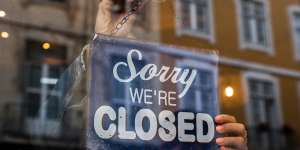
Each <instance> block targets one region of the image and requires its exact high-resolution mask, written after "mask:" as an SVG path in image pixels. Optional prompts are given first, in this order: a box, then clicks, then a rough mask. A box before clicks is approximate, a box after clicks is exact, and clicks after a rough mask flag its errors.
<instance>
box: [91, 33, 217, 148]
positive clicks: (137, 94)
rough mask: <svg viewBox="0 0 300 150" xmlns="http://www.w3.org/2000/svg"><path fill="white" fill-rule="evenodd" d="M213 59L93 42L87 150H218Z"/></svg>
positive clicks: (167, 49) (140, 44) (183, 52)
mask: <svg viewBox="0 0 300 150" xmlns="http://www.w3.org/2000/svg"><path fill="white" fill-rule="evenodd" d="M217 58H218V57H217V56H216V55H215V54H214V53H207V52H204V51H199V50H188V49H181V48H175V47H170V46H162V45H158V44H150V43H143V42H138V41H132V40H126V39H117V38H111V37H107V36H102V35H101V36H100V35H99V36H97V38H96V39H95V40H94V41H93V45H92V57H91V66H90V67H91V69H90V71H91V72H90V75H91V78H90V102H89V115H88V116H89V118H88V129H87V130H88V133H87V134H88V135H87V147H88V149H91V150H129V149H130V150H165V149H168V150H187V149H197V150H198V149H201V150H202V149H203V150H211V149H217V148H218V147H217V145H216V144H215V135H216V132H215V124H214V117H215V116H216V115H217V114H218V113H219V105H218V97H217V93H218V91H217V83H218V82H217V76H218V67H217V63H218V59H217Z"/></svg>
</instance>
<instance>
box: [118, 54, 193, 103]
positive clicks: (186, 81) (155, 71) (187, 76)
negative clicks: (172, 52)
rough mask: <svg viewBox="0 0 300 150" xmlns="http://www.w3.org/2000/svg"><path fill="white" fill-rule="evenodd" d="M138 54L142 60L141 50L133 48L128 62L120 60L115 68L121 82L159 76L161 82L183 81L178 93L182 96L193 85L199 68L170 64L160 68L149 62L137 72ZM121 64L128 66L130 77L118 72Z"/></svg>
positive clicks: (128, 56)
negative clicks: (134, 57)
mask: <svg viewBox="0 0 300 150" xmlns="http://www.w3.org/2000/svg"><path fill="white" fill-rule="evenodd" d="M134 53H136V54H137V55H138V60H142V53H141V52H140V51H139V50H136V49H132V50H130V51H129V53H128V55H127V62H118V63H116V64H115V66H114V68H113V75H114V77H115V78H116V79H117V80H118V81H119V82H130V81H132V80H134V79H135V78H136V77H138V76H139V77H140V78H141V79H142V80H151V79H153V78H158V79H159V81H160V82H162V83H163V82H166V81H171V82H172V83H181V84H182V85H184V88H183V91H182V92H181V93H180V94H179V95H178V97H179V98H182V97H183V96H184V95H185V94H186V93H187V91H188V90H189V88H190V87H191V85H192V83H193V81H194V80H195V78H196V75H197V70H195V69H192V70H190V69H182V68H178V67H174V68H173V69H171V68H170V67H168V66H162V67H161V68H160V69H159V68H158V67H157V66H156V65H155V64H147V65H145V66H144V67H143V68H142V69H141V70H139V71H138V72H137V70H136V67H135V64H134V63H133V59H132V58H133V54H134ZM120 66H123V67H127V68H128V69H129V71H130V77H129V78H126V79H124V78H122V77H120V76H119V74H118V68H119V67H120Z"/></svg>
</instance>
